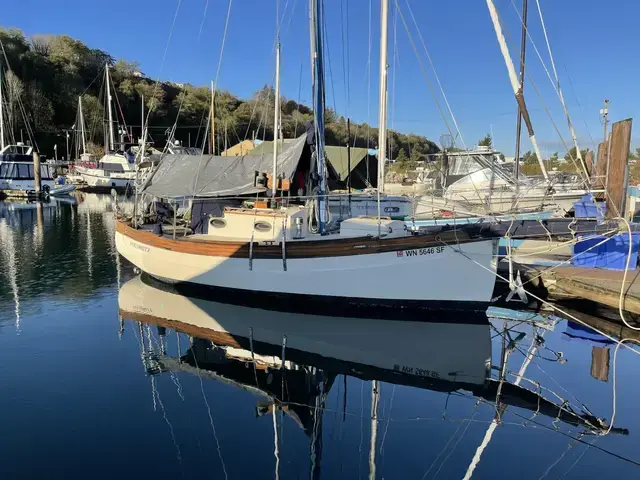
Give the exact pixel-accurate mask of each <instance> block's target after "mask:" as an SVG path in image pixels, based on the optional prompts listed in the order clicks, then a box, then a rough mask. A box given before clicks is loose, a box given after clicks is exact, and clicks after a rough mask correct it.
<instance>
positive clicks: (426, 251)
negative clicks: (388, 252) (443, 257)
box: [397, 247, 444, 257]
mask: <svg viewBox="0 0 640 480" xmlns="http://www.w3.org/2000/svg"><path fill="white" fill-rule="evenodd" d="M442 252H444V247H428V248H414V249H412V250H399V251H398V252H397V255H398V257H418V256H420V255H438V254H440V253H442Z"/></svg>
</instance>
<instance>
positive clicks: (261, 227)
mask: <svg viewBox="0 0 640 480" xmlns="http://www.w3.org/2000/svg"><path fill="white" fill-rule="evenodd" d="M253 227H254V228H255V229H256V230H257V231H259V232H268V231H269V230H271V224H270V223H267V222H256V223H254V224H253Z"/></svg>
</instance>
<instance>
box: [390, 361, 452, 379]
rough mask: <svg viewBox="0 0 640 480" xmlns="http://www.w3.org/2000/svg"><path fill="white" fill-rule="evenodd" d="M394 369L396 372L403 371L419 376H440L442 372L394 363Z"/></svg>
mask: <svg viewBox="0 0 640 480" xmlns="http://www.w3.org/2000/svg"><path fill="white" fill-rule="evenodd" d="M393 369H394V370H395V371H396V372H402V373H406V374H409V375H416V376H418V377H429V378H440V374H439V373H438V372H436V371H434V370H427V369H426V368H418V367H410V366H409V365H397V364H396V365H394V366H393Z"/></svg>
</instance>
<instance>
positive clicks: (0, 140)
mask: <svg viewBox="0 0 640 480" xmlns="http://www.w3.org/2000/svg"><path fill="white" fill-rule="evenodd" d="M3 103H4V100H3V98H2V64H1V63H0V150H4V105H3Z"/></svg>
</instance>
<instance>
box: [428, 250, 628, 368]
mask: <svg viewBox="0 0 640 480" xmlns="http://www.w3.org/2000/svg"><path fill="white" fill-rule="evenodd" d="M440 243H442V244H443V245H444V246H446V247H448V248H451V249H452V250H453V251H454V252H457V253H459V254H460V255H462V256H463V257H465V258H466V259H468V260H470V261H472V262H473V263H475V264H476V265H478V266H479V267H480V268H482V269H484V270H487V271H488V272H491V273H492V274H493V275H494V276H495V277H496V278H499V279H501V280H503V281H504V282H507V283H508V281H509V280H508V279H507V278H505V277H503V276H502V275H500V274H499V273H497V272H495V271H493V270H492V269H490V268H489V267H485V266H484V265H482V264H481V263H479V262H477V261H476V260H474V259H473V258H471V257H469V256H468V255H467V254H466V253H464V252H463V251H462V250H460V249H459V248H455V247H453V246H451V245H449V244H448V243H447V242H445V241H443V240H442V239H440ZM526 292H527V295H529V296H531V297H532V298H534V299H536V300H538V301H539V302H540V303H542V304H544V305H546V306H548V307H550V308H551V309H553V310H554V311H556V312H560V313H561V314H562V315H563V316H564V317H566V318H570V319H571V320H573V321H575V322H577V323H579V324H581V325H584V326H585V327H588V328H591V329H592V330H594V331H596V332H597V333H599V334H600V335H602V336H603V337H605V338H608V339H609V340H611V341H612V342H616V343H617V342H619V340H617V339H616V338H614V337H612V336H611V335H609V334H607V333H605V332H603V331H601V330H599V329H597V328H595V327H593V326H592V325H589V324H587V323H585V322H584V321H583V320H581V319H580V318H578V317H576V316H575V315H572V314H570V313H568V312H565V311H564V310H562V309H561V308H560V307H557V306H556V305H553V304H552V303H550V302H548V301H546V300H544V299H543V298H541V297H539V296H537V295H535V294H534V293H531V292H529V291H528V290H527V291H526ZM626 348H627V349H629V350H631V351H632V352H633V353H635V354H636V355H640V351H639V350H636V349H635V348H631V347H626Z"/></svg>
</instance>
